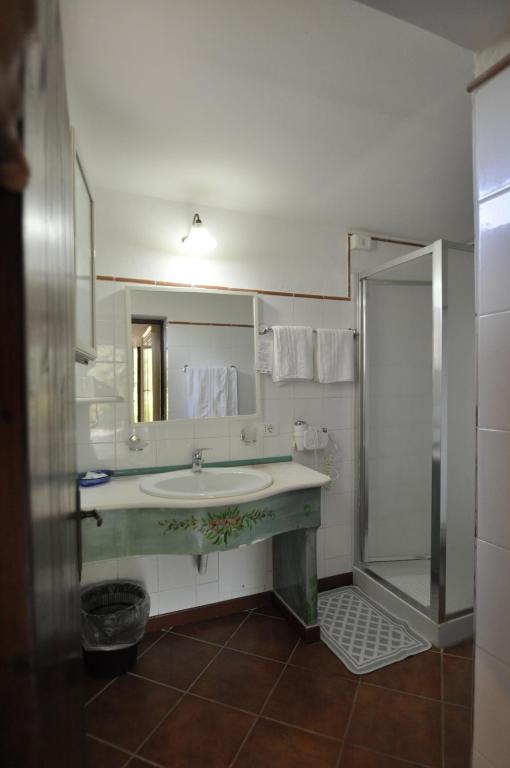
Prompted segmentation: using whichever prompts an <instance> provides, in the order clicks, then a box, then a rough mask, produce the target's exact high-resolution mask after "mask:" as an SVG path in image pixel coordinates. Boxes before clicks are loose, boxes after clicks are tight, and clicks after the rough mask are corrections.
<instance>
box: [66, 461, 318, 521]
mask: <svg viewBox="0 0 510 768" xmlns="http://www.w3.org/2000/svg"><path fill="white" fill-rule="evenodd" d="M248 466H249V467H250V468H252V469H260V470H262V471H264V472H267V473H268V474H270V475H272V477H273V484H272V485H270V486H269V488H264V489H263V490H261V491H256V492H254V493H249V494H243V495H242V496H229V497H225V498H216V499H167V498H160V497H157V496H150V495H149V494H147V493H144V492H143V491H141V490H140V482H141V480H142V479H145V478H147V475H131V476H130V477H114V478H113V480H111V481H110V482H109V483H105V484H104V485H96V486H93V487H89V488H80V500H81V508H82V510H83V511H88V510H92V509H97V510H107V509H144V508H145V509H162V508H168V509H196V508H197V507H200V508H201V509H203V508H204V507H219V506H224V505H225V504H228V505H233V504H245V503H246V502H251V501H257V500H258V499H267V498H268V497H270V496H276V495H277V494H279V493H287V492H288V491H298V490H302V489H304V488H320V487H321V486H323V485H327V483H329V480H330V478H329V477H328V475H324V474H322V472H317V471H316V470H315V469H310V468H309V467H305V466H303V465H302V464H298V463H297V462H294V461H288V462H280V463H268V464H257V465H253V467H252V465H248ZM204 469H207V467H205V468H204Z"/></svg>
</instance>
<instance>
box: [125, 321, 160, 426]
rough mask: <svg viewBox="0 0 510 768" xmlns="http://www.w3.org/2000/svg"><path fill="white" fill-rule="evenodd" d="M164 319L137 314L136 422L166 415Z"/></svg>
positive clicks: (133, 329) (133, 327)
mask: <svg viewBox="0 0 510 768" xmlns="http://www.w3.org/2000/svg"><path fill="white" fill-rule="evenodd" d="M164 338H165V335H164V320H153V319H144V318H141V317H133V318H132V321H131V339H132V347H133V421H134V422H135V423H138V422H141V421H159V420H161V419H165V418H166V397H165V365H164V358H165V343H164Z"/></svg>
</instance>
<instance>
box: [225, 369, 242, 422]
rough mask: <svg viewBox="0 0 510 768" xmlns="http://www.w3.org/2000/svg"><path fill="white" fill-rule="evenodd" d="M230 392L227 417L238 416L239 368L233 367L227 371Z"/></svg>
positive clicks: (228, 393) (228, 392)
mask: <svg viewBox="0 0 510 768" xmlns="http://www.w3.org/2000/svg"><path fill="white" fill-rule="evenodd" d="M227 380H228V391H227V413H226V415H227V416H237V415H238V413H239V411H238V405H237V368H236V367H235V365H231V366H230V367H229V369H228V371H227Z"/></svg>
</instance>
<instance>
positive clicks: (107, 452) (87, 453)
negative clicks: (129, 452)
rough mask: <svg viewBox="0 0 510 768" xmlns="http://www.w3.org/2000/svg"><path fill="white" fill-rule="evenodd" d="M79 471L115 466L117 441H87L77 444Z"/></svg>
mask: <svg viewBox="0 0 510 768" xmlns="http://www.w3.org/2000/svg"><path fill="white" fill-rule="evenodd" d="M76 451H77V461H78V472H87V471H89V470H94V469H114V468H115V443H85V444H78V445H77V446H76Z"/></svg>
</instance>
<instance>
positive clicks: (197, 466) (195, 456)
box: [191, 448, 211, 472]
mask: <svg viewBox="0 0 510 768" xmlns="http://www.w3.org/2000/svg"><path fill="white" fill-rule="evenodd" d="M210 450H211V449H210V448H194V449H193V453H192V454H191V471H192V472H201V471H202V462H203V456H202V453H203V452H204V451H210Z"/></svg>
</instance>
